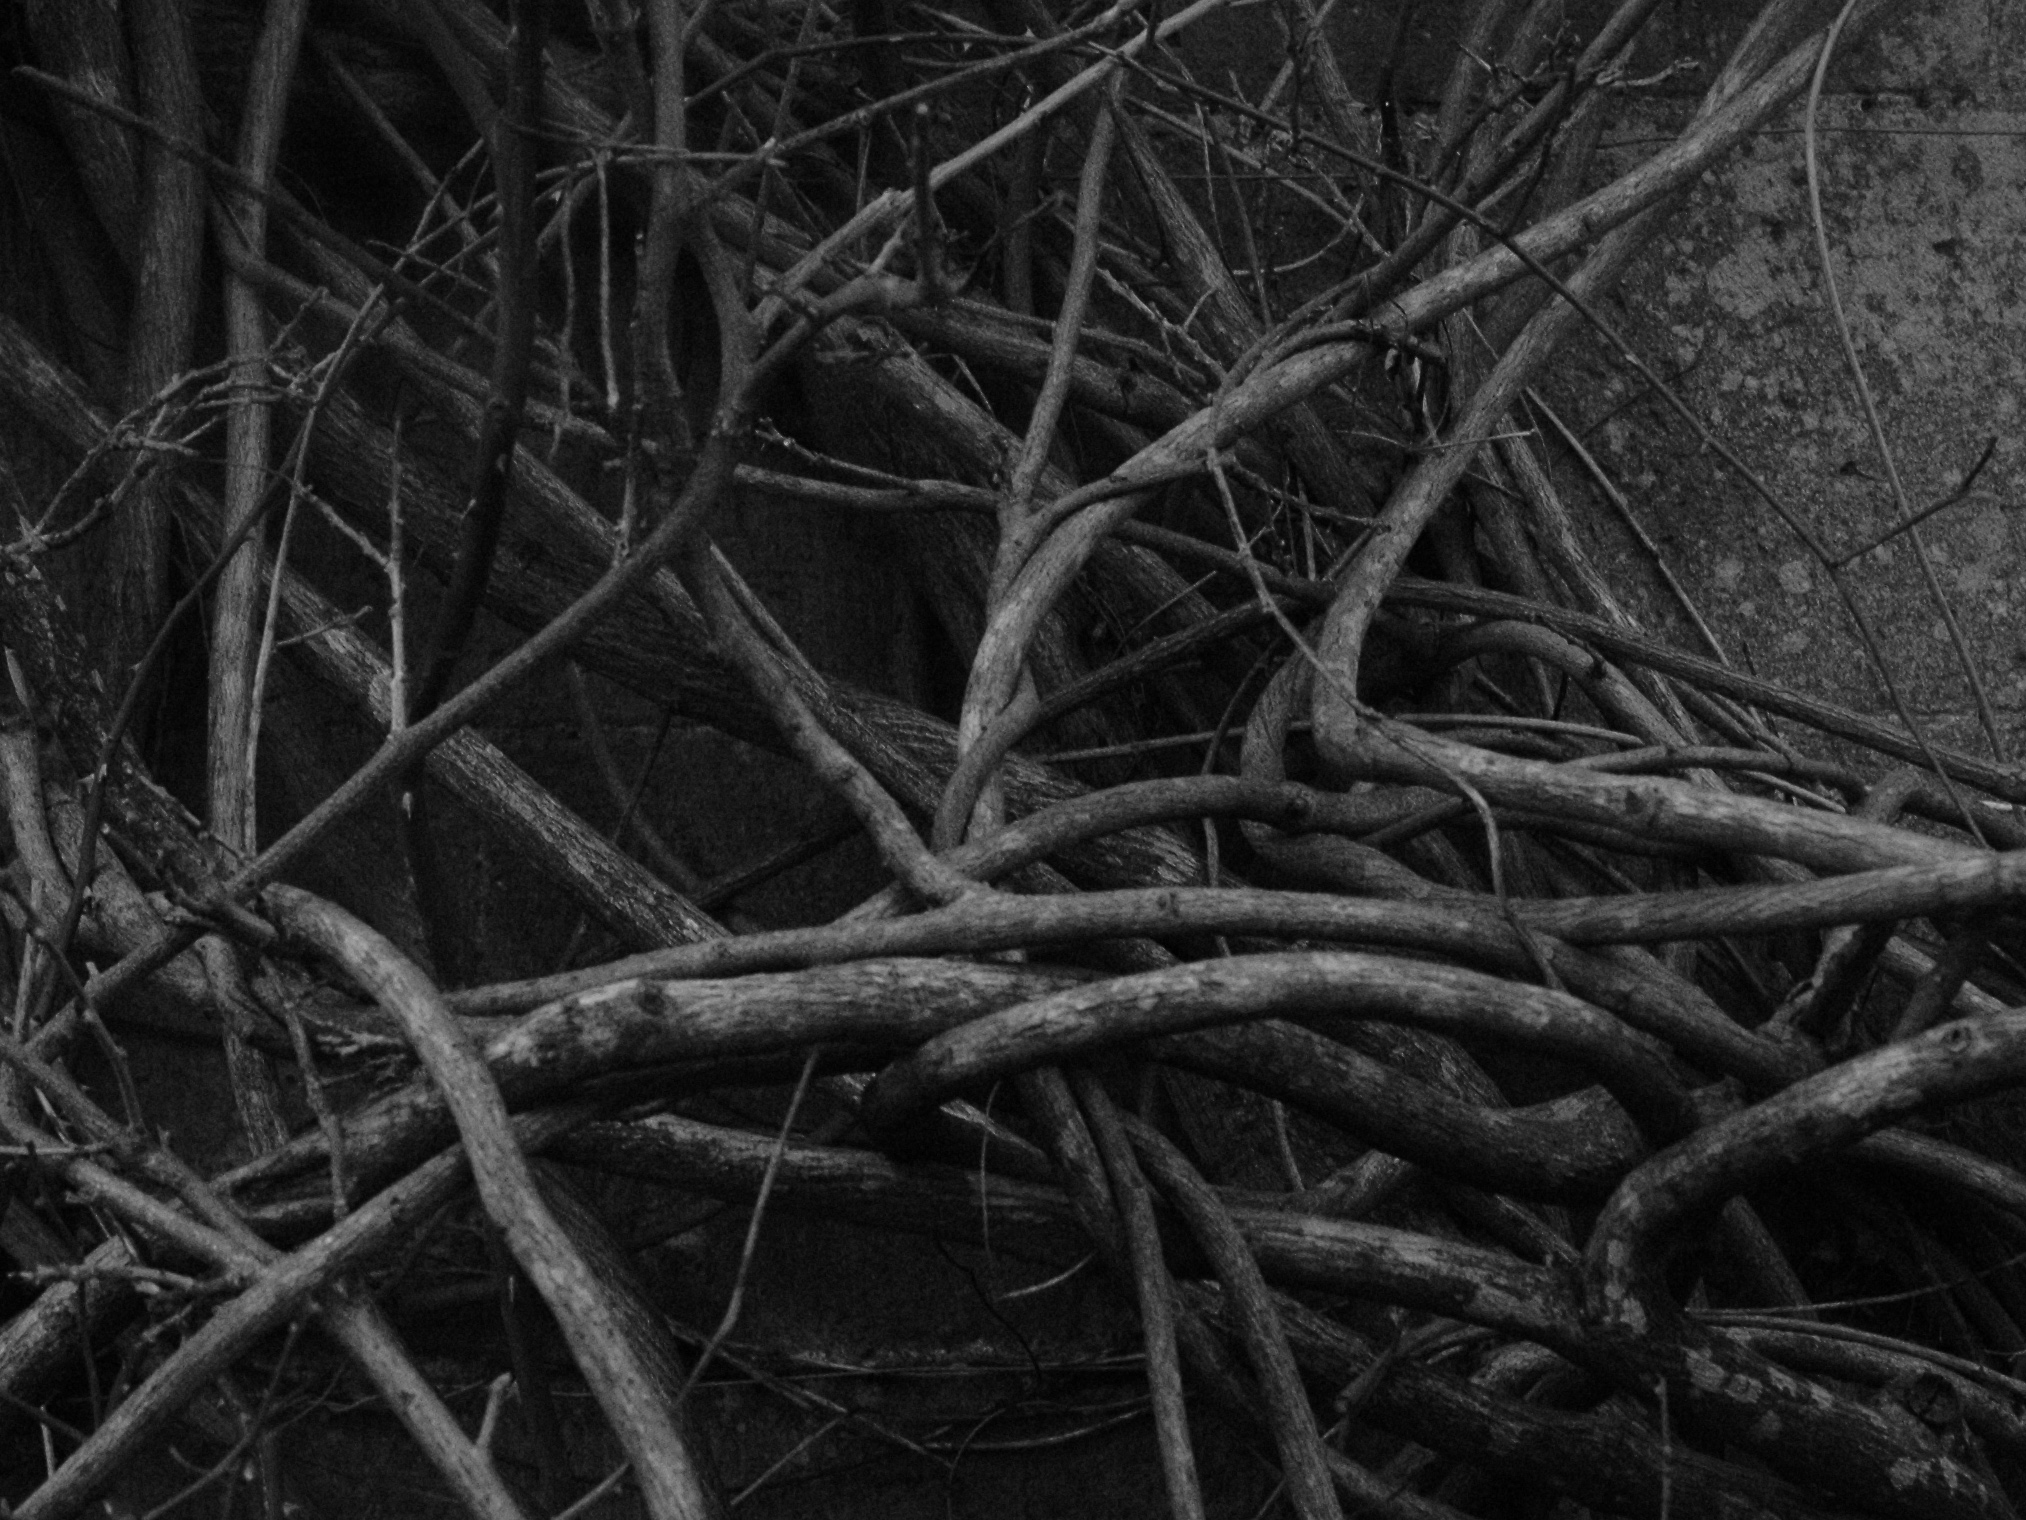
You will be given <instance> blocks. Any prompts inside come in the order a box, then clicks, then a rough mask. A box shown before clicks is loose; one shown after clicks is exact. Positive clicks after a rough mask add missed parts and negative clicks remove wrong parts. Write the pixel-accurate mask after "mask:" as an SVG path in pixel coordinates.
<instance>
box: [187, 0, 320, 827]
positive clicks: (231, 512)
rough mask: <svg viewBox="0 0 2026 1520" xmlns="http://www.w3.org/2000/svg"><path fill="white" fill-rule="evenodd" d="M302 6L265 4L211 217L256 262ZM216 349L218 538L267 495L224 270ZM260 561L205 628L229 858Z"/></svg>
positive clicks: (249, 814)
mask: <svg viewBox="0 0 2026 1520" xmlns="http://www.w3.org/2000/svg"><path fill="white" fill-rule="evenodd" d="M308 14H309V4H308V0H270V3H269V4H268V7H267V13H266V16H265V18H264V19H263V21H262V23H261V29H260V39H259V41H258V42H257V43H256V44H255V50H254V58H253V72H252V76H251V78H250V79H249V80H248V82H247V92H246V106H245V112H244V115H243V116H242V117H241V119H240V128H239V159H238V164H239V171H240V174H241V175H242V176H243V178H242V179H241V181H240V183H241V184H242V185H243V186H245V187H246V189H247V191H248V192H250V193H245V194H237V195H233V196H232V197H231V199H230V200H229V201H228V202H227V203H226V209H225V210H224V212H223V214H222V215H221V217H220V225H219V235H220V236H221V237H222V238H228V239H234V240H236V241H238V242H239V243H241V244H243V245H244V246H245V248H246V250H247V251H248V252H249V253H251V254H253V255H255V256H256V257H264V256H265V252H266V246H267V203H266V201H265V199H263V193H264V192H265V191H266V189H267V187H268V186H269V184H271V183H272V181H273V178H274V165H275V160H276V158H277V157H278V156H279V154H280V151H281V133H282V124H283V120H284V118H285V117H286V115H287V110H288V94H289V85H290V83H291V81H292V80H293V79H294V77H295V63H296V55H297V53H298V51H299V50H300V48H301V45H302V34H303V26H304V23H305V21H306V19H307V17H308ZM225 342H226V349H227V353H228V356H229V366H230V376H231V384H232V389H233V400H232V406H231V409H230V411H228V412H227V414H226V419H225V518H226V528H227V531H228V532H229V531H230V530H232V529H234V528H237V527H238V526H239V525H240V524H241V523H243V522H246V521H248V520H249V519H251V518H252V516H253V514H254V512H255V510H256V509H257V508H258V507H259V504H260V501H261V498H262V496H263V495H264V494H265V493H266V490H267V455H268V433H269V423H270V414H271V411H272V408H271V406H270V404H269V403H268V401H267V400H266V399H265V398H264V397H263V395H262V394H261V393H262V392H263V391H264V390H265V389H266V388H267V383H268V378H267V314H266V311H265V309H264V308H263V306H262V304H261V297H260V292H259V291H258V290H257V289H255V288H254V286H253V285H252V284H251V283H249V282H248V281H247V280H245V279H243V278H241V277H240V276H239V275H238V274H236V273H234V272H233V271H232V270H231V269H230V268H228V269H227V271H226V275H225ZM259 574H260V556H259V554H258V553H257V552H256V550H255V548H254V546H252V545H250V544H249V545H245V546H242V547H241V548H240V549H239V550H238V552H236V553H235V554H234V555H233V557H232V559H231V560H230V561H229V562H228V563H227V565H226V567H225V572H224V574H223V575H222V576H221V577H220V578H219V583H218V601H217V606H216V608H215V610H214V612H213V614H212V621H211V711H210V748H209V780H208V802H209V806H210V813H211V818H210V822H211V828H212V831H213V832H214V833H216V834H217V835H218V836H219V838H221V839H223V840H224V841H225V842H226V843H227V844H228V845H231V846H232V847H233V848H235V849H238V850H242V851H246V852H249V853H250V852H251V851H252V850H253V849H254V847H255V839H254V815H253V756H252V754H251V753H249V751H248V748H247V739H248V734H249V729H250V724H251V718H252V698H253V640H254V622H255V615H256V605H255V604H256V601H257V598H258V595H259V589H260V588H259Z"/></svg>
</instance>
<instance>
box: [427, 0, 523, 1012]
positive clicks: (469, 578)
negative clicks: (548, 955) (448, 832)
mask: <svg viewBox="0 0 2026 1520" xmlns="http://www.w3.org/2000/svg"><path fill="white" fill-rule="evenodd" d="M510 15H511V20H512V36H511V41H510V58H511V65H510V67H509V69H508V72H507V98H506V108H505V109H504V110H503V111H499V112H497V113H494V115H493V116H492V117H491V118H490V123H491V136H492V144H491V146H492V163H493V177H494V182H495V183H496V184H497V186H498V189H499V223H500V232H499V290H500V297H499V331H498V334H497V336H496V337H495V338H494V340H493V352H492V370H491V373H490V374H489V376H488V377H487V380H488V384H487V392H488V394H487V396H486V402H485V410H484V412H483V414H482V415H481V417H480V421H479V431H478V441H477V444H476V446H475V447H474V449H473V452H472V466H471V488H470V491H469V493H468V495H467V497H466V500H465V508H464V517H463V528H462V532H461V533H460V535H459V541H458V545H457V558H456V561H455V562H454V563H453V565H452V567H451V573H450V584H449V586H448V587H447V588H446V589H445V591H444V597H443V607H442V611H441V613H440V615H439V616H438V618H437V620H436V629H435V633H434V635H433V637H432V638H431V640H430V649H429V654H428V656H427V657H426V659H425V660H424V661H423V662H422V676H421V680H420V682H419V683H418V685H417V687H416V691H415V695H414V702H413V706H412V707H411V709H410V710H409V712H408V714H407V718H408V720H409V721H414V720H416V719H420V718H425V717H427V716H428V715H429V714H430V712H432V711H433V710H434V709H435V708H436V706H437V704H438V703H440V702H441V701H442V700H443V694H444V692H446V691H447V690H449V687H450V678H451V675H452V673H453V672H454V671H455V670H456V668H457V661H458V657H459V655H461V654H462V653H463V651H464V646H465V642H466V640H468V639H469V638H470V636H471V630H472V627H473V625H474V624H475V623H476V622H477V621H478V609H479V606H480V605H481V603H482V602H483V600H484V597H485V585H486V581H487V580H488V579H489V578H490V576H491V574H492V561H493V555H494V554H495V553H496V552H497V551H498V549H499V538H500V524H501V522H502V520H503V519H504V518H505V516H506V501H507V482H508V479H509V477H510V476H511V474H512V471H513V459H514V442H515V440H516V438H517V437H518V436H519V434H520V428H521V419H522V416H523V414H524V413H525V411H526V409H527V399H528V366H529V362H530V360H531V358H532V357H533V354H534V343H535V265H536V248H535V230H536V229H535V208H534V202H535V144H534V133H535V129H536V127H537V126H538V125H539V123H540V121H541V108H542V50H543V48H544V46H545V45H546V43H547V40H548V5H547V0H513V5H512V8H511V12H510ZM399 817H400V826H401V836H402V843H403V845H404V846H405V849H406V853H407V856H408V865H409V871H410V873H411V875H412V876H413V877H414V881H415V895H416V900H417V905H418V907H419V908H420V910H421V913H422V921H423V924H424V927H425V932H426V933H427V936H428V939H429V948H430V954H431V958H432V959H433V960H434V961H435V962H436V969H437V973H438V974H439V975H441V976H445V977H458V976H461V972H462V969H463V962H464V960H465V959H466V957H467V949H468V936H467V935H466V933H465V932H464V929H463V925H462V917H463V915H462V914H460V913H458V912H457V911H456V910H455V907H454V904H455V895H454V894H453V893H452V891H451V890H450V887H449V884H448V883H447V882H446V881H445V880H444V877H443V862H442V861H441V860H440V859H439V858H438V854H437V851H436V848H435V845H434V843H433V841H432V840H431V838H430V833H429V813H428V807H427V802H426V794H425V793H424V790H423V786H422V776H421V772H420V770H419V769H418V770H417V771H416V772H414V773H413V774H411V775H410V776H409V778H408V780H407V784H406V785H405V786H404V787H403V789H402V793H401V801H400V812H399Z"/></svg>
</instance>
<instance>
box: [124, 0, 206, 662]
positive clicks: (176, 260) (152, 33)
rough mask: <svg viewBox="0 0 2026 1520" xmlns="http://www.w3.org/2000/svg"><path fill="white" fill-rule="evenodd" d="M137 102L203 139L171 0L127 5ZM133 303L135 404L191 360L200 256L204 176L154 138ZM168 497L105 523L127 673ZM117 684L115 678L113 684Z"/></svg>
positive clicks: (146, 162)
mask: <svg viewBox="0 0 2026 1520" xmlns="http://www.w3.org/2000/svg"><path fill="white" fill-rule="evenodd" d="M128 23H129V25H130V26H131V28H132V33H133V36H132V44H133V53H134V59H135V66H136V70H137V73H138V76H139V77H138V80H137V84H138V87H139V93H140V104H141V111H142V113H143V114H144V115H146V116H148V117H150V118H151V119H153V120H154V121H156V122H159V123H160V124H161V126H162V128H163V129H164V130H165V131H166V132H168V133H169V134H170V135H172V136H174V137H177V138H181V139H183V140H185V141H189V142H196V141H200V140H201V139H202V137H203V135H204V132H203V97H202V96H201V95H200V94H199V93H198V87H197V61H196V57H195V55H194V54H193V52H192V51H191V46H190V32H189V26H188V24H187V22H186V21H185V20H184V16H183V11H182V7H181V6H180V5H178V4H177V3H176V0H134V3H133V5H132V6H131V7H130V8H129V10H128ZM141 153H142V157H141V165H142V177H141V200H140V211H139V227H138V231H139V239H138V242H139V247H138V249H137V250H136V255H135V262H134V309H133V318H132V321H131V323H130V325H129V328H128V333H127V379H126V404H127V406H128V407H129V408H132V407H135V406H138V405H139V404H140V403H142V402H143V401H145V400H147V398H149V397H150V396H153V395H155V394H157V393H158V392H159V391H160V390H161V389H162V387H164V386H166V385H168V384H169V383H170V382H171V381H172V380H173V379H174V378H175V377H176V376H177V375H179V374H181V373H182V372H183V371H184V370H186V369H187V368H189V365H190V350H191V343H192V339H193V337H194V335H195V332H196V326H197V299H198V281H199V279H200V278H201V275H202V267H201V266H202V262H203V257H204V178H203V174H202V172H201V171H200V170H199V168H198V167H197V165H196V164H195V163H193V162H191V160H190V159H188V158H186V157H184V156H183V155H182V154H180V153H174V152H171V151H170V150H169V149H168V148H167V147H166V146H165V145H164V144H163V142H162V141H161V140H160V139H158V138H155V137H149V138H147V139H146V140H145V142H144V144H143V147H142V150H141ZM169 517H170V503H169V500H168V494H167V492H166V490H164V489H163V488H162V487H161V486H160V485H159V484H158V483H157V482H155V481H152V480H151V481H149V482H148V483H147V484H145V485H143V486H142V488H141V489H140V490H139V491H138V492H136V493H135V497H134V500H133V502H132V503H131V505H130V506H129V507H128V508H127V510H126V511H124V512H121V513H119V514H117V515H116V516H115V517H114V518H113V520H112V522H111V523H110V524H109V525H108V529H107V536H106V559H107V572H106V573H107V578H108V580H109V581H110V582H111V587H112V600H113V608H112V611H113V618H114V628H113V632H112V639H113V653H112V659H111V661H110V665H111V668H112V669H113V670H115V671H117V672H119V674H120V676H121V677H122V678H123V679H124V678H126V677H128V676H129V675H130V673H131V671H132V669H133V667H134V665H135V663H136V662H137V661H138V660H139V659H140V657H141V654H142V652H143V651H144V650H146V648H147V647H148V641H149V640H150V639H151V638H152V637H153V635H154V631H155V629H156V628H157V627H159V626H160V624H161V621H162V618H163V616H164V615H165V614H166V613H167V611H168V553H169ZM114 684H118V683H114Z"/></svg>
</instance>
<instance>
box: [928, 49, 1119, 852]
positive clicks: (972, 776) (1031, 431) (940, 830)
mask: <svg viewBox="0 0 2026 1520" xmlns="http://www.w3.org/2000/svg"><path fill="white" fill-rule="evenodd" d="M1119 95H1120V82H1119V81H1118V80H1116V79H1114V80H1112V81H1110V83H1109V84H1108V85H1107V86H1106V91H1105V100H1104V102H1103V104H1101V105H1100V106H1099V108H1098V111H1097V113H1096V121H1095V123H1094V124H1093V126H1092V128H1091V135H1090V149H1089V151H1088V152H1087V153H1086V154H1085V155H1084V161H1083V173H1082V175H1081V176H1080V178H1079V180H1078V184H1077V204H1076V234H1075V243H1074V247H1073V249H1072V251H1071V254H1070V265H1069V283H1068V287H1067V288H1066V289H1065V290H1064V292H1063V297H1062V309H1061V310H1060V311H1059V312H1058V313H1057V314H1056V319H1055V341H1054V343H1053V344H1052V345H1051V346H1050V349H1049V353H1048V370H1047V373H1046V374H1045V375H1044V377H1043V378H1042V382H1041V394H1040V395H1039V396H1038V397H1037V398H1036V399H1035V402H1034V411H1033V414H1032V416H1031V417H1030V418H1029V420H1028V424H1027V433H1026V436H1025V437H1024V438H1023V439H1022V440H1021V444H1020V453H1019V456H1018V458H1017V459H1016V460H1015V461H1014V464H1013V470H1012V476H1011V479H1010V480H1009V481H1008V483H1007V486H1006V494H1005V495H1004V497H1002V498H1001V500H1000V503H999V551H998V554H997V556H996V558H995V560H994V563H993V566H992V582H991V585H990V587H989V588H988V590H987V592H986V599H985V616H986V619H987V621H988V622H989V621H990V620H991V619H992V618H994V617H995V616H997V614H998V611H999V608H1000V604H1001V603H1002V602H1003V601H1004V599H1005V595H1006V591H1007V589H1008V588H1009V587H1010V586H1011V584H1012V582H1013V578H1014V577H1015V576H1016V575H1017V574H1018V573H1019V570H1020V567H1021V566H1022V565H1023V564H1024V563H1025V562H1026V560H1027V558H1028V556H1029V555H1030V554H1031V553H1032V551H1033V544H1034V534H1035V531H1036V524H1035V523H1034V522H1033V521H1032V518H1033V515H1034V490H1035V487H1036V486H1037V485H1038V484H1039V483H1040V480H1041V472H1042V470H1043V469H1044V468H1045V467H1046V466H1047V464H1048V455H1049V450H1050V449H1051V448H1052V447H1053V446H1054V443H1055V431H1056V427H1057V425H1058V424H1059V423H1060V422H1061V420H1062V409H1063V407H1064V405H1065V404H1067V402H1068V399H1069V384H1070V376H1071V373H1072V371H1073V370H1074V368H1075V365H1076V353H1077V340H1078V338H1079V337H1080V335H1081V333H1082V330H1083V321H1084V316H1085V314H1086V313H1087V312H1088V311H1089V309H1090V291H1091V284H1092V282H1093V280H1094V278H1095V276H1096V272H1097V257H1098V244H1099V238H1098V234H1099V232H1100V230H1101V228H1102V226H1103V221H1104V187H1105V175H1106V172H1107V170H1108V169H1109V168H1110V165H1111V151H1112V144H1113V142H1114V141H1115V140H1116V139H1117V136H1118V111H1119ZM924 156H926V155H924ZM916 211H917V214H919V215H922V216H924V217H926V216H927V215H928V210H927V208H926V207H924V206H917V207H916ZM1041 531H1043V532H1045V531H1046V528H1045V525H1044V526H1043V527H1042V529H1041ZM1006 669H1007V671H1008V672H1009V673H1010V674H1011V675H1012V676H1013V678H1014V681H1016V682H1017V681H1020V680H1022V679H1024V678H1023V677H1022V676H1021V675H1020V674H1019V666H1018V665H1013V664H1009V665H1008V666H1007V667H1006ZM981 675H982V676H984V677H985V679H983V680H980V679H979V678H980V676H981ZM1014 696H1015V690H1014V689H1012V688H1011V687H1010V686H1009V685H1008V683H1006V682H1004V681H1000V680H995V679H993V678H992V675H991V672H990V671H980V670H977V669H974V670H973V672H972V679H971V684H970V689H969V690H967V691H966V692H965V693H964V710H963V715H962V717H961V718H960V719H959V721H958V727H957V747H958V753H959V757H960V759H961V757H962V756H963V755H964V754H965V753H966V752H968V751H969V750H971V749H973V748H975V747H977V745H978V743H979V741H980V740H981V739H982V738H983V736H984V735H985V732H986V730H987V728H988V727H989V725H990V724H991V723H992V721H993V720H994V719H995V718H997V717H998V716H999V714H1000V713H1001V711H1002V710H1003V709H1004V708H1005V707H1006V706H1007V704H1008V703H1009V702H1011V701H1012V700H1013V699H1014ZM996 769H997V767H996V766H993V767H990V768H984V767H970V768H966V767H963V766H961V765H960V766H959V767H958V769H957V770H956V771H955V772H953V773H952V775H951V778H950V785H949V786H948V787H947V788H946V789H945V791H944V794H943V799H942V802H941V803H940V804H939V805H938V807H937V809H936V821H935V833H934V836H933V843H934V845H935V847H936V848H937V849H948V848H949V847H950V846H952V845H955V844H959V843H961V842H962V836H963V833H964V826H965V824H966V822H968V821H971V819H972V814H973V808H974V804H978V803H979V801H980V798H981V797H982V798H983V799H984V800H983V803H982V806H980V807H979V809H978V817H977V819H976V821H977V823H978V824H979V825H981V826H982V827H984V828H987V829H990V828H991V827H993V826H994V825H995V824H996V823H997V820H998V815H999V813H1001V812H1002V811H1003V806H1002V805H1001V804H999V803H997V802H995V801H994V799H993V793H992V790H991V788H990V779H991V775H992V774H993V772H994V771H996ZM960 782H961V783H962V784H959V783H960Z"/></svg>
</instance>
